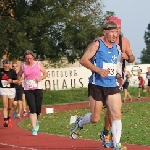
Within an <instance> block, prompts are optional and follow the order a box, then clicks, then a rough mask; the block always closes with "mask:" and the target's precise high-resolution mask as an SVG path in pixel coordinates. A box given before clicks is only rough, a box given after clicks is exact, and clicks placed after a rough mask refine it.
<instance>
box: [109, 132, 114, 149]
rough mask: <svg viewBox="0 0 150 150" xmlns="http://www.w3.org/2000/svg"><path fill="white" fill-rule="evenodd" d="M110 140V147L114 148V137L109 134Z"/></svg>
mask: <svg viewBox="0 0 150 150" xmlns="http://www.w3.org/2000/svg"><path fill="white" fill-rule="evenodd" d="M110 139H111V141H110V147H111V148H114V137H113V134H112V133H111V136H110Z"/></svg>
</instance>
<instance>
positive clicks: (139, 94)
mask: <svg viewBox="0 0 150 150" xmlns="http://www.w3.org/2000/svg"><path fill="white" fill-rule="evenodd" d="M140 98H141V88H140V87H139V88H138V98H137V100H140Z"/></svg>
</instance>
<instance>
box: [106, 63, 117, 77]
mask: <svg viewBox="0 0 150 150" xmlns="http://www.w3.org/2000/svg"><path fill="white" fill-rule="evenodd" d="M103 69H106V70H109V74H108V76H116V74H117V72H116V69H117V65H116V64H113V63H105V62H103Z"/></svg>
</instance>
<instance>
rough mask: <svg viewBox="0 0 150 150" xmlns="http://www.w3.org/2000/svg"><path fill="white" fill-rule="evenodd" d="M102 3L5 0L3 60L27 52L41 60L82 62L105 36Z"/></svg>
mask: <svg viewBox="0 0 150 150" xmlns="http://www.w3.org/2000/svg"><path fill="white" fill-rule="evenodd" d="M102 8H103V4H102V2H101V1H100V0H86V1H83V0H28V1H27V0H2V1H1V2H0V34H1V35H2V36H1V39H0V57H2V56H3V55H4V54H6V55H7V56H8V57H9V58H10V59H19V58H20V56H21V55H22V53H23V52H24V51H25V50H26V49H30V50H34V51H35V52H36V53H37V55H38V56H40V58H41V59H44V58H49V59H50V60H52V61H58V60H60V58H61V57H62V56H64V55H66V54H67V52H68V51H69V52H70V53H69V55H67V56H68V60H69V61H70V62H74V60H75V59H76V58H80V57H81V55H82V54H83V52H84V50H85V47H86V46H87V45H88V44H89V43H90V42H91V41H92V40H93V39H94V38H95V37H97V36H101V35H102V24H103V23H104V20H105V18H106V17H107V16H109V15H110V14H111V15H112V14H113V13H112V12H106V14H103V11H102Z"/></svg>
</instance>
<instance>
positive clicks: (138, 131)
mask: <svg viewBox="0 0 150 150" xmlns="http://www.w3.org/2000/svg"><path fill="white" fill-rule="evenodd" d="M87 112H89V109H76V110H72V111H64V112H59V113H55V114H54V115H51V114H45V115H42V116H41V117H40V119H39V122H40V130H39V132H43V133H51V134H56V135H64V136H68V137H69V132H70V128H71V126H72V125H70V124H69V121H70V116H74V115H78V116H83V115H84V114H85V113H87ZM104 114H105V110H104V111H103V113H102V116H101V118H102V119H101V121H100V122H99V123H97V124H89V125H86V126H84V129H83V130H81V133H80V135H81V136H80V138H84V139H93V140H99V132H100V131H101V130H102V129H103V125H104V122H103V117H104ZM122 122H123V131H122V133H123V134H122V138H121V142H122V143H131V144H139V145H150V142H149V141H150V101H147V102H139V103H124V104H123V107H122ZM20 126H21V127H23V128H25V129H27V130H31V125H30V123H29V119H25V120H23V121H22V122H21V123H20Z"/></svg>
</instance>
